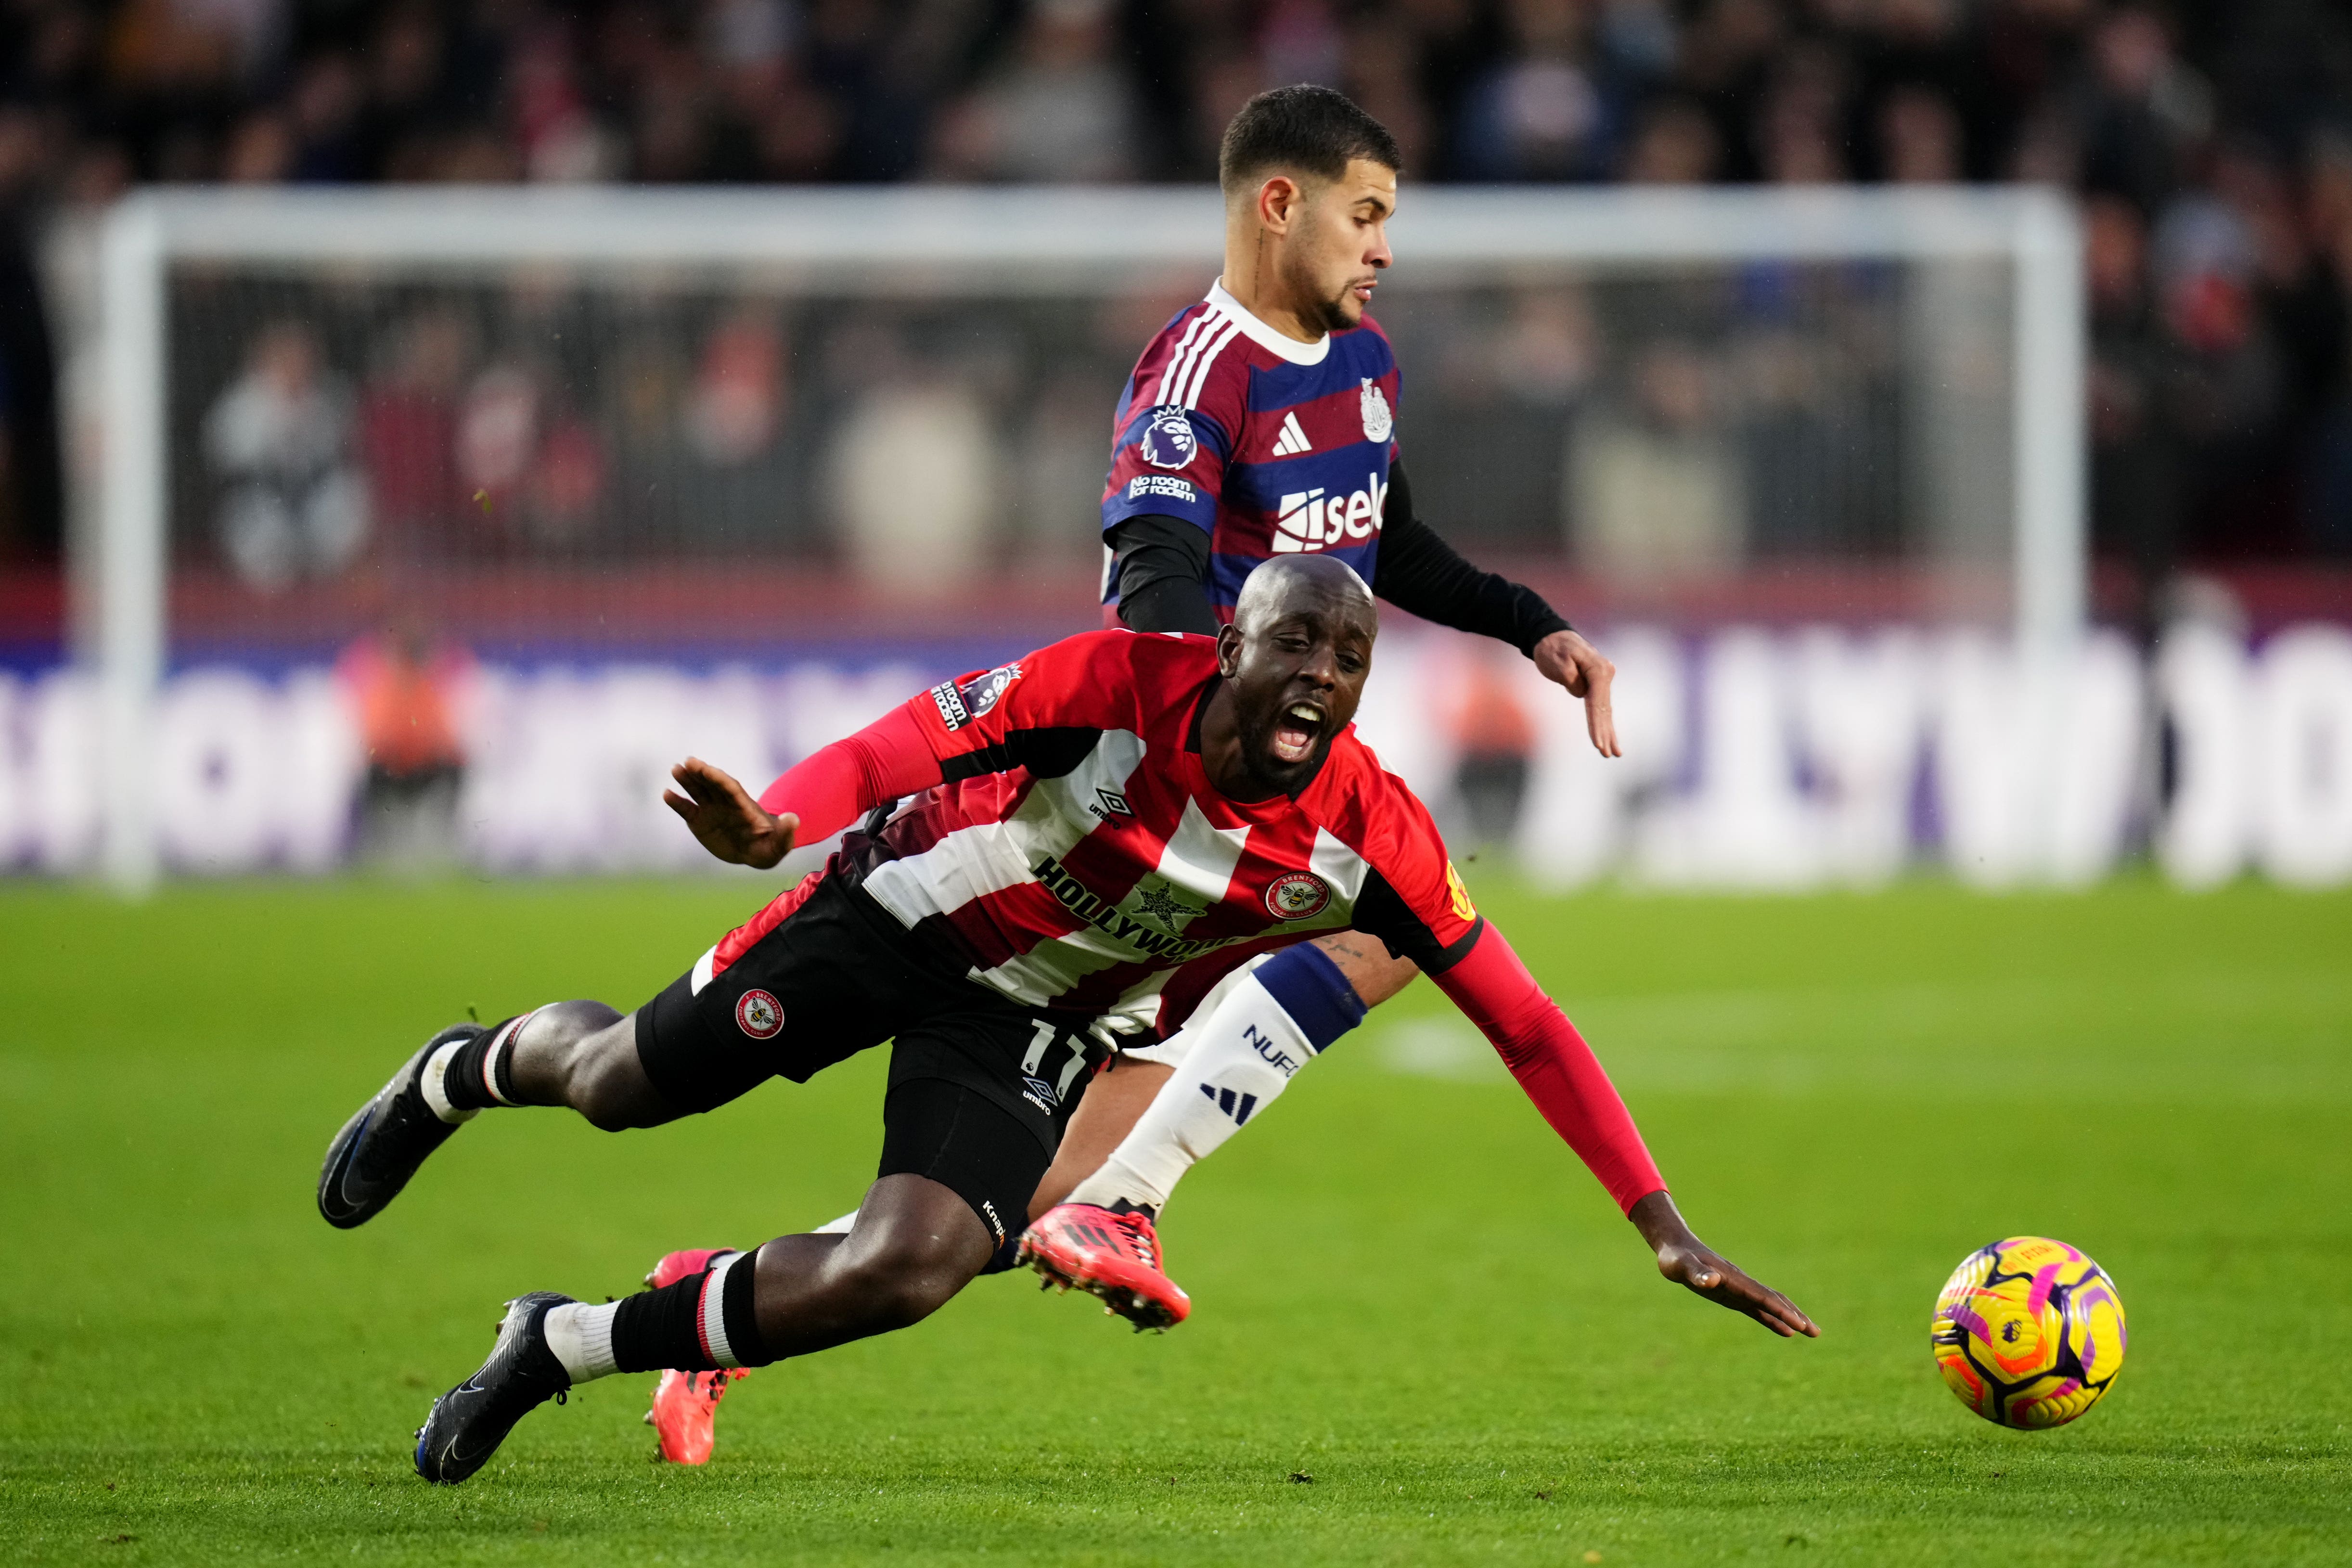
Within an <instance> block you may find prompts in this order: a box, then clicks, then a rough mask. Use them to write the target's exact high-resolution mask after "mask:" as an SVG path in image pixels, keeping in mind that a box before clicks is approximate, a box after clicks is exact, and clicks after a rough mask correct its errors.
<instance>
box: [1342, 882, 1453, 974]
mask: <svg viewBox="0 0 2352 1568" xmlns="http://www.w3.org/2000/svg"><path fill="white" fill-rule="evenodd" d="M1352 923H1353V925H1354V927H1355V929H1356V930H1358V931H1362V932H1363V933H1364V934H1365V935H1366V936H1376V937H1378V938H1380V939H1381V945H1382V946H1384V947H1386V948H1387V949H1388V950H1389V956H1390V957H1391V958H1410V959H1412V961H1413V963H1416V964H1418V965H1420V967H1421V972H1422V973H1423V974H1443V973H1445V972H1446V971H1447V970H1449V969H1451V968H1453V967H1454V965H1455V964H1457V963H1461V962H1462V961H1463V960H1464V959H1465V958H1467V957H1468V956H1470V950H1471V949H1472V948H1474V947H1475V946H1477V945H1478V933H1479V932H1480V931H1485V930H1486V916H1485V915H1480V916H1479V917H1478V918H1477V920H1476V921H1474V922H1472V924H1471V927H1470V929H1469V931H1467V932H1465V934H1464V935H1463V937H1462V939H1461V940H1460V941H1459V942H1455V943H1454V945H1453V946H1452V947H1446V946H1444V945H1442V944H1441V943H1440V942H1438V940H1437V933H1436V932H1435V931H1431V930H1430V929H1429V923H1428V922H1427V921H1424V920H1423V919H1422V918H1421V917H1420V916H1419V915H1416V914H1414V913H1413V912H1412V907H1411V906H1410V905H1408V904H1407V903H1406V902H1405V901H1404V899H1403V897H1402V895H1401V894H1399V893H1398V892H1397V890H1396V889H1395V888H1393V887H1391V885H1390V884H1389V879H1387V878H1386V877H1383V876H1381V874H1380V873H1379V872H1378V871H1373V872H1371V873H1370V875H1368V876H1366V877H1365V879H1364V890H1363V891H1362V892H1360V893H1359V894H1357V895H1356V908H1355V911H1354V914H1353V917H1352Z"/></svg>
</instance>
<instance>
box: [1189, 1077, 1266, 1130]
mask: <svg viewBox="0 0 2352 1568" xmlns="http://www.w3.org/2000/svg"><path fill="white" fill-rule="evenodd" d="M1201 1093H1202V1096H1203V1097H1204V1098H1205V1099H1207V1100H1208V1101H1209V1102H1210V1103H1211V1104H1213V1105H1214V1106H1215V1107H1216V1108H1217V1109H1218V1110H1222V1111H1223V1112H1224V1113H1225V1114H1226V1115H1227V1116H1230V1117H1232V1118H1233V1119H1234V1126H1236V1127H1245V1126H1247V1125H1248V1124H1249V1119H1250V1112H1251V1111H1253V1110H1256V1109H1257V1096H1256V1095H1254V1094H1243V1095H1236V1094H1235V1093H1234V1091H1233V1090H1232V1089H1213V1088H1211V1087H1210V1086H1209V1085H1207V1084H1205V1083H1204V1084H1202V1086H1201Z"/></svg>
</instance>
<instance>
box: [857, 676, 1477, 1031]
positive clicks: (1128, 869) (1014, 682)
mask: <svg viewBox="0 0 2352 1568" xmlns="http://www.w3.org/2000/svg"><path fill="white" fill-rule="evenodd" d="M1218 679H1219V677H1218V675H1217V663H1216V644H1215V642H1214V640H1213V639H1212V638H1209V637H1184V636H1177V635H1174V634H1165V633H1162V634H1150V635H1147V634H1140V633H1135V632H1129V631H1108V632H1089V633H1086V634H1083V635H1081V636H1078V637H1069V638H1066V639H1065V640H1064V641H1061V642H1057V643H1055V644H1054V645H1052V646H1051V647H1045V648H1042V649H1040V650H1038V651H1037V652H1035V653H1034V654H1031V655H1029V656H1028V657H1026V658H1022V659H1019V660H1017V661H1015V662H1013V663H1011V664H1007V665H1003V666H1001V667H999V668H995V669H990V670H975V671H973V672H972V673H971V674H969V675H966V676H963V677H961V678H960V679H955V680H950V681H944V682H942V683H940V685H939V686H936V687H934V688H932V689H930V690H929V691H928V692H926V693H924V694H923V695H922V696H920V697H919V698H916V699H915V700H913V701H912V702H911V703H910V704H908V710H907V711H908V712H909V713H911V714H912V715H913V716H914V720H915V722H916V723H917V724H918V725H919V728H920V730H921V732H922V736H923V739H924V741H925V742H927V743H928V744H929V747H930V750H931V752H932V754H933V756H934V757H936V758H937V760H938V762H939V763H940V771H941V773H942V774H943V776H944V782H943V783H941V784H938V785H937V786H935V787H933V788H931V789H929V790H926V791H924V792H923V793H921V794H919V795H914V796H912V797H910V798H908V800H905V801H903V802H901V803H900V804H899V805H898V808H897V809H896V810H895V811H894V812H893V813H892V814H891V815H890V816H888V817H887V820H886V821H884V822H882V823H881V824H879V825H878V826H874V825H871V824H869V826H868V829H867V830H866V831H865V832H861V833H857V834H853V835H851V836H850V837H849V838H847V839H845V843H844V849H843V860H842V868H843V869H845V870H849V871H853V872H854V873H855V874H856V875H857V876H858V877H859V879H861V880H862V882H863V884H864V886H865V888H866V891H867V893H869V894H870V895H871V896H872V897H873V898H874V900H875V901H876V902H877V903H879V904H880V905H881V906H882V908H884V909H885V910H888V911H889V912H890V913H891V914H892V915H894V916H896V917H897V918H898V921H900V922H901V923H903V924H904V925H905V926H906V927H907V928H908V930H909V931H914V932H917V933H919V934H920V935H923V936H928V937H929V938H930V939H932V940H934V941H936V942H940V943H941V944H944V945H945V946H946V947H947V948H948V949H949V950H950V951H951V952H954V953H955V954H957V955H958V956H959V957H960V958H961V960H962V961H963V962H964V963H967V964H968V965H969V967H970V973H971V978H972V979H973V980H976V981H978V982H980V983H981V984H985V985H988V986H991V987H993V988H994V989H995V990H997V991H999V992H1002V993H1003V994H1005V995H1006V996H1008V997H1010V998H1012V999H1013V1000H1014V1001H1016V1002H1019V1003H1021V1004H1023V1005H1028V1006H1037V1007H1045V1008H1050V1009H1053V1010H1055V1011H1069V1012H1074V1013H1082V1014H1086V1015H1088V1016H1093V1017H1097V1018H1101V1019H1103V1020H1104V1021H1105V1023H1106V1024H1108V1026H1110V1027H1111V1028H1114V1029H1118V1030H1122V1031H1126V1030H1134V1029H1138V1028H1141V1029H1148V1030H1150V1031H1153V1032H1155V1033H1161V1034H1165V1033H1170V1032H1172V1031H1173V1030H1174V1029H1175V1028H1176V1027H1177V1026H1180V1025H1181V1023H1182V1021H1183V1019H1184V1018H1185V1017H1186V1016H1189V1015H1190V1013H1191V1012H1192V1007H1193V1005H1195V1004H1196V1003H1197V1002H1198V1001H1199V1000H1200V998H1201V996H1202V994H1204V993H1205V992H1206V991H1207V990H1208V989H1209V988H1210V986H1212V985H1213V984H1215V983H1216V981H1218V980H1219V979H1221V978H1223V975H1225V974H1226V973H1230V972H1231V971H1232V969H1233V968H1234V966H1235V965H1237V964H1239V963H1243V962H1244V961H1245V960H1246V959H1248V958H1250V957H1251V956H1253V955H1255V954H1256V953H1260V952H1269V951H1271V950H1273V949H1275V948H1278V947H1283V946H1286V945H1288V944H1289V943H1292V942H1299V941H1302V940H1305V939H1307V938H1308V937H1313V936H1317V935H1320V934H1321V933H1323V932H1326V931H1345V930H1347V929H1349V928H1350V927H1353V928H1354V929H1356V930H1358V931H1365V932H1367V933H1369V934H1371V935H1376V936H1379V937H1381V938H1382V939H1383V940H1385V941H1386V942H1388V943H1389V945H1390V946H1391V947H1392V948H1393V949H1395V950H1396V951H1397V952H1401V953H1403V954H1405V955H1407V956H1409V957H1412V959H1414V960H1415V961H1416V962H1418V963H1420V964H1421V966H1422V967H1423V970H1425V971H1427V972H1429V973H1443V972H1444V970H1446V969H1447V968H1449V967H1450V966H1451V965H1452V964H1453V963H1454V962H1455V961H1456V960H1458V959H1459V958H1460V957H1461V956H1462V955H1463V954H1464V953H1465V952H1468V951H1469V950H1470V947H1471V945H1472V943H1473V942H1475V940H1476V938H1477V935H1478V931H1479V928H1480V924H1481V921H1480V918H1479V915H1478V912H1477V910H1475V908H1474V907H1473V906H1472V904H1471V902H1470V898H1469V895H1468V893H1467V892H1466V891H1465V889H1464V888H1463V886H1462V882H1461V879H1460V878H1459V877H1457V876H1456V875H1455V874H1454V868H1453V867H1452V865H1451V864H1449V863H1448V861H1447V859H1446V856H1445V847H1444V842H1443V840H1441V839H1440V837H1438V833H1437V829H1436V826H1435V825H1434V824H1433V823H1432V822H1431V820H1430V816H1429V813H1428V811H1427V810H1426V809H1425V808H1423V805H1422V804H1421V802H1420V801H1419V800H1418V799H1416V798H1415V797H1414V796H1413V794H1412V791H1411V790H1410V789H1408V788H1407V787H1406V786H1405V784H1404V783H1403V781H1402V780H1400V779H1398V778H1397V777H1396V776H1395V775H1394V774H1392V773H1388V772H1387V771H1386V770H1384V769H1383V768H1382V767H1381V763H1380V759H1379V758H1377V757H1375V756H1374V755H1373V754H1372V752H1371V749H1370V747H1368V746H1366V745H1365V744H1364V743H1363V742H1361V741H1360V740H1358V739H1357V738H1356V733H1355V728H1354V726H1352V725H1350V726H1349V728H1348V729H1347V730H1346V731H1343V732H1342V733H1341V734H1340V735H1339V737H1338V738H1337V739H1335V740H1334V741H1333V742H1332V743H1331V749H1330V752H1329V754H1328V758H1327V759H1326V761H1325V762H1324V764H1323V767H1322V769H1321V771H1320V772H1319V773H1317V774H1316V776H1315V779H1314V782H1313V783H1311V784H1308V785H1307V788H1306V789H1305V790H1304V791H1302V792H1301V793H1300V794H1299V795H1298V796H1297V799H1292V798H1290V797H1289V796H1286V795H1277V796H1276V797H1275V798H1274V799H1272V800H1265V801H1237V800H1232V799H1229V798H1227V797H1226V796H1225V795H1222V794H1220V793H1219V792H1218V791H1217V790H1216V789H1215V788H1214V787H1213V785H1212V784H1210V782H1209V779H1208V775H1207V773H1205V772H1204V770H1203V768H1202V760H1201V754H1200V750H1199V747H1200V741H1199V732H1200V715H1201V711H1202V707H1203V705H1204V704H1205V702H1206V700H1207V699H1208V697H1209V694H1210V693H1211V692H1212V691H1213V689H1215V686H1216V683H1217V681H1218Z"/></svg>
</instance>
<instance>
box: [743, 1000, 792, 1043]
mask: <svg viewBox="0 0 2352 1568" xmlns="http://www.w3.org/2000/svg"><path fill="white" fill-rule="evenodd" d="M735 1023H736V1026H737V1027H739V1028H740V1029H741V1030H742V1031H743V1032H744V1033H745V1034H747V1035H749V1036H751V1037H752V1038H753V1039H755V1040H765V1039H771V1038H772V1037H774V1035H775V1033H776V1031H777V1030H779V1029H781V1028H782V1027H783V1026H784V1005H783V1004H782V1003H781V1002H779V1001H777V1000H776V998H775V996H774V995H773V994H772V993H770V992H766V991H746V992H744V993H743V999H742V1000H741V1001H740V1002H738V1003H736V1004H735Z"/></svg>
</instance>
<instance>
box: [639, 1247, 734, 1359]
mask: <svg viewBox="0 0 2352 1568" xmlns="http://www.w3.org/2000/svg"><path fill="white" fill-rule="evenodd" d="M758 1256H759V1254H758V1253H757V1251H756V1250H755V1251H752V1252H722V1253H719V1254H718V1255H717V1256H716V1257H714V1258H711V1260H710V1266H709V1268H705V1269H704V1270H703V1271H702V1272H701V1273H699V1274H690V1275H688V1276H687V1277H686V1278H685V1279H680V1280H679V1281H677V1283H676V1284H674V1285H665V1286H663V1287H662V1288H661V1289H658V1290H645V1291H640V1292H639V1293H638V1294H636V1295H635V1296H631V1297H628V1298H627V1299H626V1300H622V1301H619V1302H616V1303H615V1304H614V1315H613V1325H612V1347H613V1360H614V1365H615V1366H616V1367H618V1368H619V1370H621V1371H623V1372H658V1371H662V1370H665V1369H674V1370H676V1371H678V1372H709V1371H710V1370H711V1369H712V1368H714V1367H722V1366H724V1367H734V1366H765V1365H767V1364H768V1363H769V1362H771V1361H772V1360H773V1359H774V1358H773V1357H772V1356H771V1355H769V1354H768V1352H767V1347H766V1346H765V1345H764V1344H762V1343H761V1339H760V1325H759V1321H758V1320H757V1319H756V1318H755V1317H754V1316H753V1314H752V1308H751V1279H752V1274H753V1272H754V1269H753V1259H754V1258H757V1257H758Z"/></svg>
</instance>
